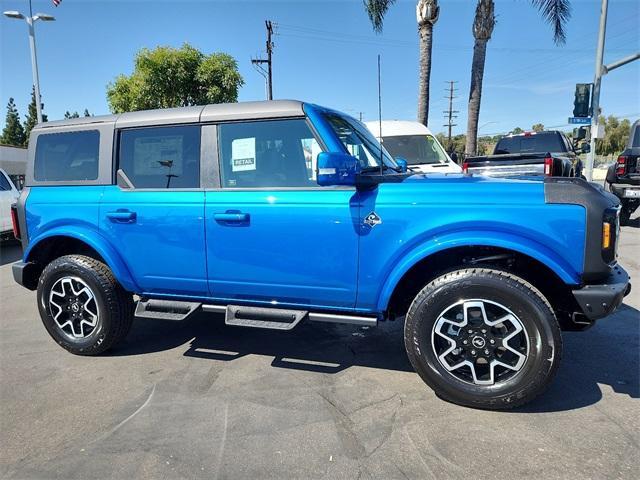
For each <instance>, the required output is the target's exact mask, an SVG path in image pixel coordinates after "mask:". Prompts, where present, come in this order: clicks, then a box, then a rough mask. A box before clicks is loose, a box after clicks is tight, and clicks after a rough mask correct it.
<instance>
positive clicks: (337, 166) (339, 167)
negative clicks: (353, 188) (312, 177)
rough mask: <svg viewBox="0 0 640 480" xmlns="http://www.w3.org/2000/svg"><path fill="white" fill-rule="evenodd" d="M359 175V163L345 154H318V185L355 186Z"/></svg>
mask: <svg viewBox="0 0 640 480" xmlns="http://www.w3.org/2000/svg"><path fill="white" fill-rule="evenodd" d="M358 173H360V162H359V161H358V159H357V158H355V157H353V156H351V155H348V154H346V153H336V152H322V153H319V154H318V171H317V180H318V185H320V186H322V187H328V186H331V185H355V184H356V177H357V175H358Z"/></svg>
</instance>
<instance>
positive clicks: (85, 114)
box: [82, 108, 92, 117]
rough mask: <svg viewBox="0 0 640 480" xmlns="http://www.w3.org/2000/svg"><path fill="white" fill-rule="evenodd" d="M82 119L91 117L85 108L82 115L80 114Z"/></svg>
mask: <svg viewBox="0 0 640 480" xmlns="http://www.w3.org/2000/svg"><path fill="white" fill-rule="evenodd" d="M82 116H83V117H91V116H92V115H91V114H90V113H89V110H87V109H86V108H85V109H84V113H83V114H82Z"/></svg>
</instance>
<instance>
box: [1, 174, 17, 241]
mask: <svg viewBox="0 0 640 480" xmlns="http://www.w3.org/2000/svg"><path fill="white" fill-rule="evenodd" d="M17 198H18V190H17V189H16V187H15V185H14V184H13V182H12V181H11V178H9V175H7V172H5V171H4V170H3V169H1V168H0V241H5V240H9V239H12V238H14V235H13V227H12V222H11V204H13V203H14V202H15V201H16V199H17Z"/></svg>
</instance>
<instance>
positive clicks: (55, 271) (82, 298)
mask: <svg viewBox="0 0 640 480" xmlns="http://www.w3.org/2000/svg"><path fill="white" fill-rule="evenodd" d="M38 308H39V311H40V318H41V319H42V323H43V324H44V326H45V328H46V329H47V332H49V335H51V337H52V338H53V339H54V340H55V341H56V342H58V344H60V345H61V346H62V347H63V348H65V349H66V350H68V351H69V352H71V353H74V354H76V355H98V354H100V353H102V352H104V351H106V350H108V349H109V348H111V347H112V346H114V345H115V344H116V343H118V342H119V341H121V340H122V339H124V337H125V336H126V335H127V333H128V332H129V329H130V328H131V324H132V321H133V298H132V296H131V295H130V294H128V293H127V292H126V291H125V290H124V289H123V288H122V287H121V286H120V284H119V283H118V282H117V280H116V279H115V277H114V276H113V274H112V273H111V270H109V267H107V266H106V265H105V264H104V263H102V262H100V261H98V260H96V259H93V258H90V257H86V256H83V255H65V256H63V257H60V258H57V259H55V260H53V261H52V262H51V263H49V265H47V266H46V267H45V269H44V271H43V272H42V274H41V275H40V279H39V281H38Z"/></svg>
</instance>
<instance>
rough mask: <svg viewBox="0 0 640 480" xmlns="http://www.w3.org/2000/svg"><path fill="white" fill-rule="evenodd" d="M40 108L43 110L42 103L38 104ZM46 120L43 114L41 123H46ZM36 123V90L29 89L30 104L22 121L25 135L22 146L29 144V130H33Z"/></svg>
mask: <svg viewBox="0 0 640 480" xmlns="http://www.w3.org/2000/svg"><path fill="white" fill-rule="evenodd" d="M40 108H42V109H43V110H44V103H41V104H40ZM47 120H49V119H48V118H47V116H46V115H45V114H44V113H43V114H42V121H43V122H46V121H47ZM37 123H38V111H37V109H36V89H35V87H34V88H32V89H31V103H29V107H28V108H27V118H26V120H25V121H24V133H25V140H24V144H25V145H26V144H27V143H29V135H30V134H31V130H32V129H33V127H35V126H36V124H37Z"/></svg>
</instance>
